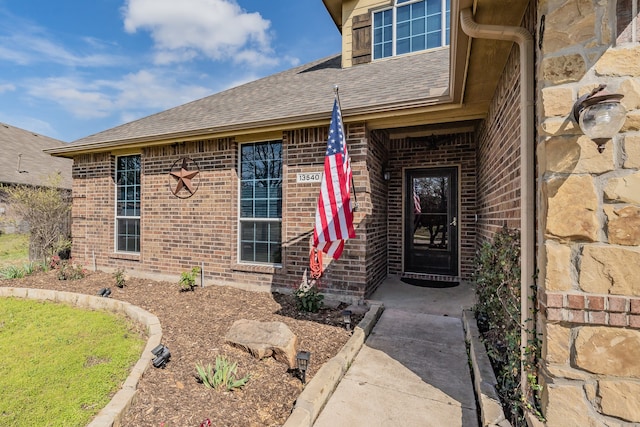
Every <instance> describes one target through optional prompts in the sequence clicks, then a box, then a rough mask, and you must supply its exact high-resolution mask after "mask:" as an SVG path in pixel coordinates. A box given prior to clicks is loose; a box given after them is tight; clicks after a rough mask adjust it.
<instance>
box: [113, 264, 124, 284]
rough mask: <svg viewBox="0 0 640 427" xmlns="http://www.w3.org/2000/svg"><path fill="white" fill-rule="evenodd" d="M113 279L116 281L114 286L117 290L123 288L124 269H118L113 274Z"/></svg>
mask: <svg viewBox="0 0 640 427" xmlns="http://www.w3.org/2000/svg"><path fill="white" fill-rule="evenodd" d="M113 278H114V279H115V281H116V286H117V287H119V288H124V285H125V282H126V280H125V278H124V268H119V269H117V270H116V271H115V272H114V273H113Z"/></svg>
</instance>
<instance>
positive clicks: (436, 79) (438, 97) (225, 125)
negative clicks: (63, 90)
mask: <svg viewBox="0 0 640 427" xmlns="http://www.w3.org/2000/svg"><path fill="white" fill-rule="evenodd" d="M448 83H449V49H448V48H442V49H437V50H433V51H428V52H422V53H419V54H413V55H405V56H402V57H396V58H390V59H388V60H381V61H375V62H372V63H368V64H362V65H358V66H354V67H351V68H341V55H336V56H332V57H328V58H324V59H320V60H317V61H315V62H311V63H308V64H305V65H302V66H299V67H296V68H293V69H290V70H287V71H283V72H281V73H278V74H274V75H271V76H268V77H265V78H262V79H259V80H256V81H253V82H250V83H246V84H244V85H241V86H237V87H234V88H231V89H228V90H226V91H224V92H220V93H217V94H215V95H211V96H208V97H206V98H203V99H200V100H197V101H193V102H190V103H188V104H184V105H181V106H179V107H175V108H172V109H170V110H166V111H163V112H160V113H157V114H154V115H151V116H148V117H145V118H142V119H139V120H136V121H133V122H130V123H126V124H123V125H121V126H118V127H115V128H112V129H109V130H106V131H104V132H100V133H97V134H95V135H91V136H87V137H85V138H82V139H79V140H77V141H75V142H74V143H72V144H70V145H69V146H66V147H64V148H62V149H55V150H47V152H49V153H52V154H59V155H60V154H62V155H64V154H65V153H66V154H67V155H68V154H69V153H71V152H74V151H75V152H79V151H87V150H90V149H106V148H107V147H115V146H118V145H126V144H127V143H132V142H136V141H137V142H141V143H142V142H152V141H158V140H166V139H170V138H181V137H192V136H197V135H203V134H209V135H213V134H216V133H223V132H237V133H241V132H242V131H243V130H247V129H253V128H258V127H261V128H266V127H268V126H276V125H283V124H287V125H293V124H296V123H303V122H309V121H313V120H326V121H328V120H329V117H330V115H331V108H332V105H333V93H334V92H333V86H334V85H338V86H339V94H340V101H341V107H342V111H343V116H344V117H346V118H347V117H348V116H352V117H353V116H356V115H367V114H376V113H379V112H381V111H394V110H397V109H403V108H404V109H407V108H412V107H416V106H428V105H433V104H437V103H439V102H444V101H445V100H448V99H449V98H448V90H449V89H448Z"/></svg>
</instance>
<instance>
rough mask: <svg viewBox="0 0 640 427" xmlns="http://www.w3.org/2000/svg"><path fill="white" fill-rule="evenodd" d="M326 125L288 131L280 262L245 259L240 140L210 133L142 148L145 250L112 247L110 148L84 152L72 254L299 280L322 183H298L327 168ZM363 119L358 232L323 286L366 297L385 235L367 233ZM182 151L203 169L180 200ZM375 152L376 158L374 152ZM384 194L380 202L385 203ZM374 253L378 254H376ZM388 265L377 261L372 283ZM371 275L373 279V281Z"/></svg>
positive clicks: (168, 270)
mask: <svg viewBox="0 0 640 427" xmlns="http://www.w3.org/2000/svg"><path fill="white" fill-rule="evenodd" d="M327 133H328V127H326V126H325V127H318V128H312V129H301V130H294V131H288V132H284V133H283V136H282V140H283V224H282V226H283V229H282V236H283V242H284V243H283V253H282V256H283V258H282V267H274V266H268V265H250V264H244V263H238V261H237V259H238V254H237V250H238V244H237V235H238V222H237V218H238V185H239V184H238V174H237V165H238V149H239V148H238V147H239V144H238V143H237V142H236V141H235V140H234V139H216V140H203V141H196V142H185V143H176V144H172V145H167V146H155V147H147V148H144V149H142V151H141V153H140V154H141V160H142V162H141V163H142V173H141V205H142V215H141V242H140V243H141V251H140V254H122V253H116V252H115V251H114V211H115V209H114V203H115V202H114V197H115V195H114V192H115V186H114V180H113V177H114V174H115V157H114V156H112V155H111V154H93V155H82V156H77V157H76V158H75V161H74V168H73V177H74V184H73V185H74V187H73V195H74V199H73V218H74V222H73V240H74V248H73V256H74V258H75V259H76V260H77V261H78V262H80V263H82V264H83V265H85V266H88V267H92V266H93V265H94V259H95V265H96V267H97V268H98V269H115V268H125V269H126V270H127V272H128V273H130V274H138V275H142V276H148V277H152V278H157V279H168V280H176V279H177V277H178V276H179V274H180V273H181V272H183V271H187V270H189V269H191V268H192V267H194V266H201V265H203V266H204V273H205V280H206V281H207V282H208V283H217V284H233V285H237V286H246V287H253V286H259V287H273V288H294V287H297V286H298V285H299V284H300V283H301V281H302V280H303V277H305V275H307V274H308V267H309V248H310V240H311V238H312V230H313V224H314V220H315V208H316V203H317V197H318V191H319V184H318V183H310V184H306V183H296V175H297V173H299V172H320V171H322V170H323V164H324V153H325V150H326V141H327ZM366 133H367V132H366V128H365V126H364V124H354V125H350V126H348V128H347V144H348V148H349V152H350V155H351V159H352V169H353V175H354V182H355V186H356V193H357V198H358V202H359V205H360V209H359V210H358V212H357V213H356V215H355V221H356V233H357V236H358V237H357V238H356V239H352V240H349V241H348V242H347V244H346V246H345V250H344V252H343V255H342V257H341V258H340V260H339V261H331V262H329V258H328V257H327V258H326V259H325V268H326V270H325V274H324V276H323V278H322V280H321V282H320V283H319V286H320V287H321V288H322V290H323V291H324V292H327V293H333V294H336V295H340V296H349V297H353V298H357V299H359V298H363V297H364V295H365V293H366V291H367V288H366V286H367V283H368V276H367V271H366V266H367V265H373V264H375V263H376V262H377V261H375V259H377V257H378V256H379V252H380V246H381V245H380V239H382V236H381V235H380V234H378V235H377V236H376V237H375V238H374V239H373V240H368V239H367V236H366V232H367V222H368V221H370V218H369V214H370V213H371V211H372V202H371V197H370V195H369V193H370V187H371V186H370V184H369V173H368V171H367V161H368V158H367V137H366V136H367V135H366ZM183 157H189V158H191V159H192V160H194V161H195V162H196V163H197V164H198V167H199V171H200V173H199V175H198V180H199V187H198V190H197V192H196V193H195V194H194V195H193V196H192V197H189V198H184V199H182V198H178V197H175V196H174V195H173V194H172V193H171V191H170V188H171V186H172V185H175V180H174V179H173V178H171V177H170V176H169V170H170V169H171V167H172V165H173V164H174V163H175V162H176V161H177V160H179V159H181V158H183ZM374 158H376V157H375V156H374ZM380 197H381V196H380V194H378V203H379V202H380V200H379V199H380ZM371 242H378V243H377V244H376V245H375V247H376V251H377V252H375V253H374V255H375V256H374V257H373V258H372V257H369V262H368V263H366V262H364V260H365V258H367V256H368V255H367V254H368V252H369V251H370V250H369V249H368V247H367V244H371ZM374 258H375V259H374ZM382 270H384V268H382V269H381V268H379V267H378V268H376V267H374V268H373V271H374V272H373V273H370V275H372V277H374V279H373V280H374V282H375V281H376V280H377V281H379V280H381V271H382ZM369 279H370V278H369Z"/></svg>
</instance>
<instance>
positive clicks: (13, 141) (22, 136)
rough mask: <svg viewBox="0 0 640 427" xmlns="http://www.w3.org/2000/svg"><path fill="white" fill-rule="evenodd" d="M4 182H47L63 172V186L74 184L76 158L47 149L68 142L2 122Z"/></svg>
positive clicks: (1, 178) (1, 177) (0, 164)
mask: <svg viewBox="0 0 640 427" xmlns="http://www.w3.org/2000/svg"><path fill="white" fill-rule="evenodd" d="M0 143H1V144H2V148H3V154H2V156H0V182H1V183H7V184H27V185H45V184H46V180H47V178H48V177H49V176H50V175H52V174H55V173H60V175H61V176H62V182H61V184H60V187H61V188H67V189H69V188H71V167H72V165H73V160H70V159H63V158H58V157H52V156H50V155H49V154H46V153H44V152H43V151H42V150H44V149H52V148H62V147H65V146H67V145H68V144H65V143H64V142H62V141H59V140H57V139H53V138H49V137H47V136H42V135H39V134H36V133H33V132H29V131H27V130H24V129H20V128H16V127H13V126H9V125H6V124H4V123H0Z"/></svg>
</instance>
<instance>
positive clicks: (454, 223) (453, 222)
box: [449, 216, 458, 227]
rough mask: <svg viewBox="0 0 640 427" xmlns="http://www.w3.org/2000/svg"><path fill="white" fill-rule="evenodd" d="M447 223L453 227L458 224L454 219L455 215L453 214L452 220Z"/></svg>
mask: <svg viewBox="0 0 640 427" xmlns="http://www.w3.org/2000/svg"><path fill="white" fill-rule="evenodd" d="M449 225H451V226H453V227H455V226H456V225H458V221H457V220H456V217H455V216H454V217H453V221H451V222H450V223H449Z"/></svg>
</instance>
